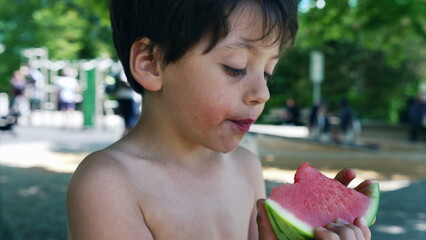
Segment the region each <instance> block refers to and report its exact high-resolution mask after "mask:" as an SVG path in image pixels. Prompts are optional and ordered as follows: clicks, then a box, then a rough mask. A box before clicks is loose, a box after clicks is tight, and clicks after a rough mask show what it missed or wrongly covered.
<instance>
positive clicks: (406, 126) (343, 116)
mask: <svg viewBox="0 0 426 240" xmlns="http://www.w3.org/2000/svg"><path fill="white" fill-rule="evenodd" d="M0 3H1V6H7V7H2V8H0V240H5V239H66V225H67V220H66V210H65V193H66V188H67V184H68V181H69V179H70V177H71V174H72V172H73V171H74V170H75V168H76V166H77V165H78V163H79V162H80V161H81V160H82V159H83V158H84V157H85V156H86V155H87V154H89V153H90V152H92V151H96V150H98V149H101V148H103V147H105V146H107V145H108V144H111V143H112V142H114V141H116V140H117V139H119V138H120V137H121V136H122V135H123V134H125V133H126V132H127V131H128V130H129V129H130V128H131V127H132V126H133V124H134V122H135V121H136V120H137V118H138V116H139V114H140V111H143V109H141V102H142V99H141V97H140V96H137V95H136V94H134V93H133V92H132V91H131V90H130V89H129V87H128V85H127V84H126V81H125V77H124V76H123V75H122V74H121V67H120V64H119V62H118V61H117V56H116V54H115V52H114V49H113V44H112V40H111V29H110V22H109V13H108V1H105V0H15V1H13V4H12V3H11V2H9V1H6V0H0ZM298 3H299V21H300V30H299V33H298V36H297V40H296V44H295V46H294V47H293V48H292V49H291V50H289V51H286V52H285V53H284V57H283V58H282V59H281V61H280V62H279V63H278V65H277V68H276V72H275V74H274V77H273V80H272V81H271V82H270V83H269V84H270V86H269V87H270V92H271V99H270V101H269V102H268V103H267V105H266V107H265V111H264V113H263V115H262V116H261V118H260V119H259V120H258V122H257V123H256V124H255V125H253V127H252V128H251V130H250V133H249V134H248V135H247V136H246V137H245V138H244V139H243V141H242V145H243V146H245V147H247V148H249V149H251V150H252V151H253V152H255V153H256V154H258V155H259V157H260V158H261V160H262V164H263V167H264V176H265V179H266V181H265V184H266V186H267V191H268V192H269V191H270V190H271V188H272V187H274V186H276V185H278V184H282V183H284V182H292V181H293V180H292V178H293V175H294V172H295V170H296V169H297V167H298V166H299V165H300V164H301V163H303V162H310V163H311V164H312V165H313V166H314V167H316V168H318V169H320V170H321V171H323V172H324V173H326V174H327V175H329V176H330V177H331V176H333V175H335V174H336V173H337V171H339V170H340V169H342V168H344V167H352V168H354V169H355V170H356V171H357V173H358V179H357V180H356V181H355V182H354V185H355V184H356V183H359V182H360V181H362V180H363V179H373V180H375V181H379V182H380V184H381V188H382V198H381V206H380V209H379V213H378V217H377V221H376V224H375V225H374V226H373V227H372V232H373V239H377V240H393V239H395V240H396V239H405V240H414V239H416V240H418V239H426V205H425V204H424V203H425V202H426V1H425V0H381V1H376V0H317V1H315V0H299V1H298Z"/></svg>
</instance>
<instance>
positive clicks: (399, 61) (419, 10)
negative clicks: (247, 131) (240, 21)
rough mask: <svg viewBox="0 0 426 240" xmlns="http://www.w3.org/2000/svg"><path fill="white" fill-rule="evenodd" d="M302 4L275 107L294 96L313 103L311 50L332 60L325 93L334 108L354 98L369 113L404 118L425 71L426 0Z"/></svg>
mask: <svg viewBox="0 0 426 240" xmlns="http://www.w3.org/2000/svg"><path fill="white" fill-rule="evenodd" d="M300 2H301V5H300V6H301V7H304V8H303V9H302V8H301V10H303V11H301V12H300V17H299V19H300V31H299V34H298V38H297V41H296V46H295V48H294V49H293V50H292V51H291V52H290V54H289V55H288V56H287V59H285V60H284V61H281V62H280V63H279V65H278V67H277V68H278V69H277V73H276V76H275V83H274V84H272V85H271V93H272V94H271V101H270V104H269V105H268V108H273V107H278V106H282V105H283V99H285V98H286V97H288V96H289V95H292V97H296V99H297V98H299V99H300V101H299V102H300V103H302V104H305V106H307V105H310V104H312V101H311V100H310V99H312V96H311V90H310V89H311V86H310V82H309V76H308V66H309V65H308V64H309V63H308V62H307V61H308V59H309V52H310V51H311V50H320V51H322V52H324V54H325V59H326V60H325V81H324V83H323V85H322V92H323V95H324V96H326V99H327V100H328V102H329V103H330V107H331V108H332V110H333V107H337V104H336V103H337V102H338V101H339V99H341V98H347V99H349V100H350V102H351V103H352V104H353V105H354V106H355V108H356V109H357V110H358V113H359V116H360V117H362V118H364V119H374V120H381V121H388V122H397V121H398V113H399V112H400V111H401V110H402V108H404V107H405V106H404V104H405V100H406V97H407V96H409V95H413V94H415V93H416V92H417V91H418V89H419V84H420V83H421V81H422V79H424V78H425V75H426V70H425V69H426V62H425V60H426V49H425V48H424V46H425V45H426V44H425V42H426V41H425V40H426V37H425V36H426V34H425V29H426V25H425V23H426V21H425V20H426V19H425V18H426V15H424V14H423V13H424V12H426V8H425V7H426V6H425V5H426V4H424V3H422V1H409V0H383V1H374V0H359V1H356V0H350V1H342V0H327V1H326V2H325V7H324V8H322V9H321V8H317V7H314V5H315V2H314V1H307V0H303V1H300ZM318 2H319V1H318ZM306 6H308V7H306ZM423 81H426V79H424V80H423ZM306 96H308V98H307V97H306Z"/></svg>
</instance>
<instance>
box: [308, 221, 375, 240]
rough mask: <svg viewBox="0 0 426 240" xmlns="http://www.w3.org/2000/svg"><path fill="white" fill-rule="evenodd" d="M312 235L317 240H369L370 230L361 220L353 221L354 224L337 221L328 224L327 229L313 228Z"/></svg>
mask: <svg viewBox="0 0 426 240" xmlns="http://www.w3.org/2000/svg"><path fill="white" fill-rule="evenodd" d="M314 235H315V239H317V240H340V239H345V240H371V232H370V229H369V228H368V227H367V226H366V225H365V223H364V221H363V220H362V218H357V219H355V222H354V224H350V223H348V222H346V221H345V220H343V219H337V220H336V221H335V222H334V223H331V224H328V225H327V228H323V227H317V228H315V229H314Z"/></svg>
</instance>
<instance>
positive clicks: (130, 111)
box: [113, 71, 141, 135]
mask: <svg viewBox="0 0 426 240" xmlns="http://www.w3.org/2000/svg"><path fill="white" fill-rule="evenodd" d="M113 96H114V98H115V99H116V100H117V102H118V111H119V114H120V116H121V117H122V118H123V120H124V132H123V135H125V134H127V133H128V132H129V131H130V129H132V128H133V127H134V126H135V125H136V123H137V121H138V118H139V115H140V100H141V96H140V95H138V94H137V93H136V92H135V91H133V89H132V88H131V87H130V85H129V83H128V82H127V79H126V75H125V74H124V72H123V71H121V72H120V73H118V74H116V75H115V87H114V91H113Z"/></svg>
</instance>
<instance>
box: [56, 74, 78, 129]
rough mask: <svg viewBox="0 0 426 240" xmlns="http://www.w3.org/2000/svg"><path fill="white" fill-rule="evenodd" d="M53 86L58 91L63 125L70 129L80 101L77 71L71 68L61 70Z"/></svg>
mask: <svg viewBox="0 0 426 240" xmlns="http://www.w3.org/2000/svg"><path fill="white" fill-rule="evenodd" d="M55 84H56V86H57V89H58V104H59V106H58V107H59V110H60V111H62V112H63V113H64V116H63V119H64V125H65V126H68V127H70V126H72V125H74V124H75V122H74V120H75V110H76V104H77V103H79V102H81V101H82V97H81V94H80V85H79V83H78V80H77V71H75V70H74V69H71V68H65V69H63V70H61V71H60V74H59V76H57V77H56V81H55Z"/></svg>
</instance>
